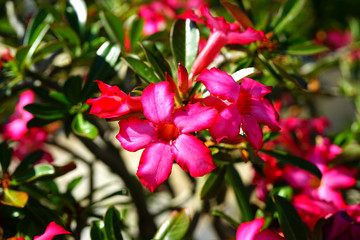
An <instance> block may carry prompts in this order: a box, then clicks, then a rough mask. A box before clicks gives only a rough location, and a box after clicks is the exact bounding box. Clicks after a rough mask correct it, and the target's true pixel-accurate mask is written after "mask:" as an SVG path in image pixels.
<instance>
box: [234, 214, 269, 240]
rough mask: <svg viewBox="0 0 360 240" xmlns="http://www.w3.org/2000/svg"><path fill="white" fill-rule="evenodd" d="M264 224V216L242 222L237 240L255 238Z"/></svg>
mask: <svg viewBox="0 0 360 240" xmlns="http://www.w3.org/2000/svg"><path fill="white" fill-rule="evenodd" d="M264 224H265V220H264V218H256V219H254V220H253V221H251V222H245V223H242V224H240V226H239V227H238V229H237V231H236V240H253V239H254V238H255V235H256V234H257V233H259V232H260V229H261V228H262V227H263V226H264Z"/></svg>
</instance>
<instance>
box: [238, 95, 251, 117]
mask: <svg viewBox="0 0 360 240" xmlns="http://www.w3.org/2000/svg"><path fill="white" fill-rule="evenodd" d="M236 106H237V108H238V109H239V112H240V113H249V112H250V111H251V95H250V94H249V93H248V92H241V93H240V95H239V98H238V101H237V103H236Z"/></svg>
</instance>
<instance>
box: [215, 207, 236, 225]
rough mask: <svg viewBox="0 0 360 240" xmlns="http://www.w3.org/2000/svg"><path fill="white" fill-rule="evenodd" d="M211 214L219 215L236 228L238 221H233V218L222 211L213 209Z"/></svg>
mask: <svg viewBox="0 0 360 240" xmlns="http://www.w3.org/2000/svg"><path fill="white" fill-rule="evenodd" d="M212 214H213V215H214V216H217V217H221V218H223V219H224V220H226V221H227V222H228V223H230V224H231V225H232V226H233V227H234V228H237V227H238V226H239V225H240V223H239V222H237V221H235V220H234V219H232V218H231V217H230V216H228V215H227V214H225V213H223V212H222V211H219V210H214V211H213V212H212Z"/></svg>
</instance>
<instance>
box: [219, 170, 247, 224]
mask: <svg viewBox="0 0 360 240" xmlns="http://www.w3.org/2000/svg"><path fill="white" fill-rule="evenodd" d="M225 178H226V181H227V182H228V183H229V184H230V186H231V187H232V188H233V190H234V193H235V197H236V200H237V203H238V205H239V208H240V211H241V219H242V221H243V222H249V221H252V220H253V219H254V214H253V213H252V211H251V207H250V204H249V196H248V195H247V194H246V190H245V186H244V183H243V182H242V180H241V177H240V175H239V173H238V172H237V170H236V169H235V167H234V166H233V165H229V166H227V169H226V174H225Z"/></svg>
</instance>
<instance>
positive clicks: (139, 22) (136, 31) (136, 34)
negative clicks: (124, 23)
mask: <svg viewBox="0 0 360 240" xmlns="http://www.w3.org/2000/svg"><path fill="white" fill-rule="evenodd" d="M143 26H144V19H142V18H140V19H135V20H134V21H133V23H132V24H131V27H130V34H129V35H130V43H131V50H134V49H136V48H137V47H138V42H139V41H140V38H141V33H142V30H143Z"/></svg>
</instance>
